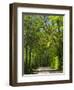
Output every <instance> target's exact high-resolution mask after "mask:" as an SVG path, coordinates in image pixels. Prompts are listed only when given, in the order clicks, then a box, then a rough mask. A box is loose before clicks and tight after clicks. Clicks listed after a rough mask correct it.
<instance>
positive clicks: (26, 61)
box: [25, 45, 28, 72]
mask: <svg viewBox="0 0 74 90" xmlns="http://www.w3.org/2000/svg"><path fill="white" fill-rule="evenodd" d="M27 63H28V47H27V45H26V60H25V72H27Z"/></svg>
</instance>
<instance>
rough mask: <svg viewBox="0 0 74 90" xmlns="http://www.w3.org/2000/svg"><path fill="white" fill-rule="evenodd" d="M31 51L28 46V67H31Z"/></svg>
mask: <svg viewBox="0 0 74 90" xmlns="http://www.w3.org/2000/svg"><path fill="white" fill-rule="evenodd" d="M31 52H32V49H31V48H30V49H29V69H31Z"/></svg>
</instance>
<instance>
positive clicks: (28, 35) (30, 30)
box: [23, 15, 63, 74]
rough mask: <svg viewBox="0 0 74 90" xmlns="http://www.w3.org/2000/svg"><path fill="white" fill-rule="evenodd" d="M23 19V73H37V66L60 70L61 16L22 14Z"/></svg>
mask: <svg viewBox="0 0 74 90" xmlns="http://www.w3.org/2000/svg"><path fill="white" fill-rule="evenodd" d="M23 19H24V74H34V73H38V72H36V70H37V69H38V68H39V67H49V68H51V69H52V70H57V71H62V70H63V16H60V15H24V18H23ZM49 72H50V71H49ZM53 72H54V71H53Z"/></svg>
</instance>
